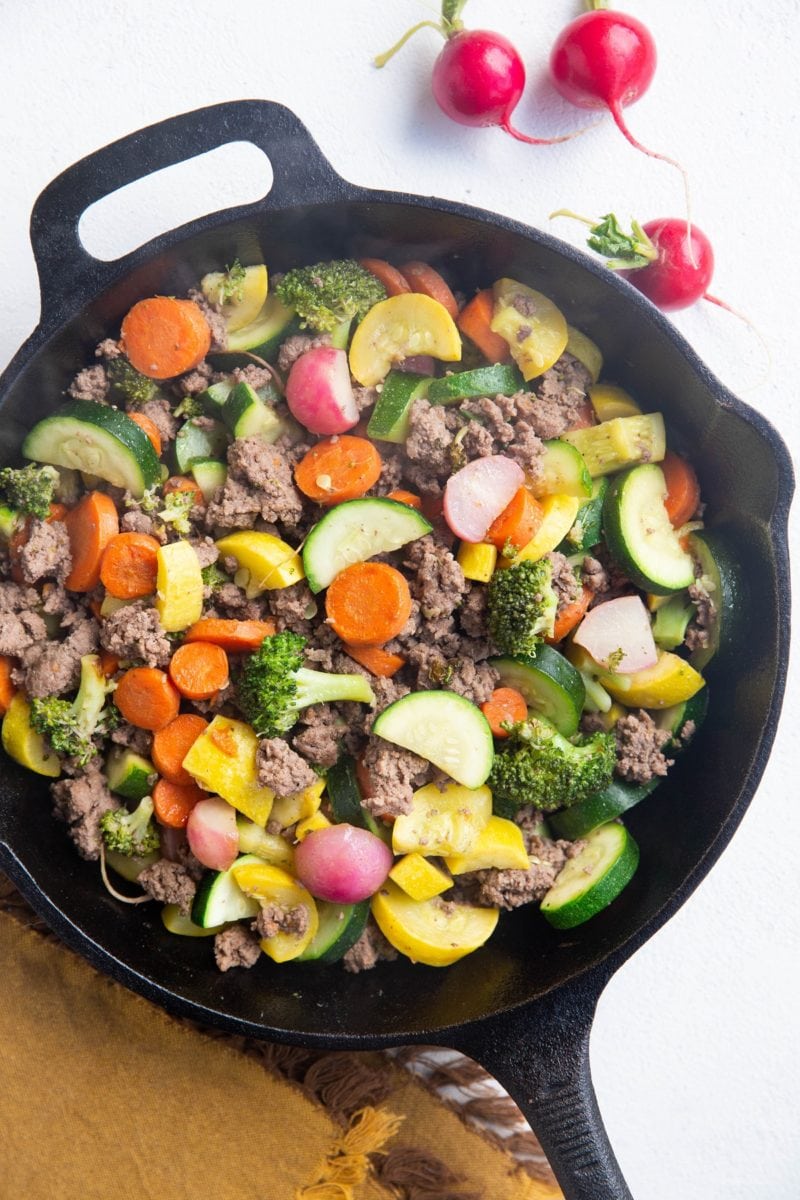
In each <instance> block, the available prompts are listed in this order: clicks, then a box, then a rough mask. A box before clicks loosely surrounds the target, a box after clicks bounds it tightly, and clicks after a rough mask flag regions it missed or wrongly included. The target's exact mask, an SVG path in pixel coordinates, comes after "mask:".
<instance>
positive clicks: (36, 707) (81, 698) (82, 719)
mask: <svg viewBox="0 0 800 1200" xmlns="http://www.w3.org/2000/svg"><path fill="white" fill-rule="evenodd" d="M113 690H114V685H113V683H111V682H110V681H109V680H107V679H106V677H105V675H104V674H103V671H102V669H101V667H100V658H99V656H98V655H96V654H84V655H83V657H82V658H81V677H80V685H79V687H78V694H77V695H76V697H75V699H74V700H72V701H70V700H62V699H61V698H60V697H58V696H45V697H34V698H33V699H32V700H31V725H32V726H33V728H34V729H35V730H36V731H37V733H41V734H44V736H45V737H46V738H47V740H48V741H49V742H50V745H51V746H52V747H53V749H54V750H55V751H56V752H57V753H58V754H68V755H70V756H71V757H73V758H75V759H77V761H78V763H79V764H80V765H81V766H86V764H87V763H88V762H89V760H90V759H92V758H94V756H95V755H96V754H97V752H98V748H97V746H96V745H95V743H94V741H93V738H94V737H96V736H102V735H104V734H107V733H110V732H111V730H113V729H116V727H117V725H118V724H119V713H118V711H117V709H116V708H115V707H114V705H113V704H108V705H107V704H106V701H107V699H108V697H109V695H110V694H111V692H113Z"/></svg>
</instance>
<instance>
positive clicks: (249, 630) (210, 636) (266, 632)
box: [183, 617, 277, 654]
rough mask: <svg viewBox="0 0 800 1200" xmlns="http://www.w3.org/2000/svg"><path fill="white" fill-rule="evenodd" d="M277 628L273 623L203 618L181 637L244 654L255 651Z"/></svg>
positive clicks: (230, 652) (185, 640) (231, 652)
mask: <svg viewBox="0 0 800 1200" xmlns="http://www.w3.org/2000/svg"><path fill="white" fill-rule="evenodd" d="M276 628H277V626H276V625H275V622H274V621H236V620H233V619H232V618H223V617H203V618H202V620H200V621H195V623H194V625H190V626H189V628H188V629H187V630H186V633H185V634H184V635H183V640H184V643H186V642H211V643H212V644H213V645H215V646H221V647H222V649H223V650H227V651H228V653H229V654H245V653H246V652H247V651H249V650H257V649H258V647H259V646H260V645H261V643H262V642H263V640H264V638H265V637H272V635H273V633H275V631H276Z"/></svg>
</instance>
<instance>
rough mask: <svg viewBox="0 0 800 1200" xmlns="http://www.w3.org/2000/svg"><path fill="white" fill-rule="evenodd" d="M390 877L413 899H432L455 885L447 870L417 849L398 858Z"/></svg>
mask: <svg viewBox="0 0 800 1200" xmlns="http://www.w3.org/2000/svg"><path fill="white" fill-rule="evenodd" d="M389 878H390V879H393V880H394V882H395V883H396V884H397V885H398V887H401V888H402V889H403V891H404V892H406V893H407V894H408V895H409V896H410V897H411V899H412V900H432V899H433V897H434V896H440V895H441V894H442V892H446V891H447V889H448V888H451V887H452V886H453V881H452V879H451V878H450V876H449V875H448V874H447V872H446V871H443V870H442V868H441V867H440V866H438V864H437V863H434V862H431V860H430V859H429V858H423V857H422V855H421V854H417V853H416V851H414V852H413V853H411V854H404V855H403V857H402V858H398V860H397V862H396V863H395V864H394V866H393V867H392V869H391V871H390V872H389Z"/></svg>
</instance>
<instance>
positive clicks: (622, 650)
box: [572, 596, 658, 675]
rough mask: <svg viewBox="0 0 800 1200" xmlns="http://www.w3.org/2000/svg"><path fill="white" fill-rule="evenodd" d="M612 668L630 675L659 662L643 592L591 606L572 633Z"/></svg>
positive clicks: (581, 643) (576, 639) (584, 647)
mask: <svg viewBox="0 0 800 1200" xmlns="http://www.w3.org/2000/svg"><path fill="white" fill-rule="evenodd" d="M572 640H573V642H574V643H575V645H576V646H582V647H583V649H584V650H586V652H587V653H588V654H590V655H591V656H592V658H593V659H594V661H595V662H596V663H597V664H598V665H599V666H601V667H604V668H605V669H606V670H608V671H614V672H615V673H617V674H623V675H630V674H632V673H633V672H634V671H644V670H645V669H646V668H647V667H653V666H655V664H656V662H657V661H658V650H657V649H656V643H655V641H654V639H653V630H652V627H651V625H650V617H649V615H648V612H647V609H646V608H645V606H644V604H643V603H642V601H641V598H640V597H639V596H620V597H619V598H618V599H616V600H606V602H605V603H604V604H597V605H596V606H595V607H594V608H590V609H589V611H588V613H587V614H586V616H585V617H584V618H583V620H582V621H581V623H580V625H579V626H578V628H577V629H576V631H575V633H574V634H573V637H572Z"/></svg>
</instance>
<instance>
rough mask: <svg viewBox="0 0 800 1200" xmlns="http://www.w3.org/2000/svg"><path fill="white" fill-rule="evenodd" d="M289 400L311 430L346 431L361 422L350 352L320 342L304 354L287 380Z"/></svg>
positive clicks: (319, 431) (292, 412)
mask: <svg viewBox="0 0 800 1200" xmlns="http://www.w3.org/2000/svg"><path fill="white" fill-rule="evenodd" d="M286 403H287V404H288V405H289V411H290V412H291V414H292V416H293V417H295V418H296V420H298V421H299V422H300V424H301V425H305V427H306V429H309V430H310V431H311V433H346V432H347V430H348V429H352V428H353V426H354V425H357V424H358V408H357V407H356V401H355V397H354V395H353V385H352V384H351V382H350V369H349V367H348V365H347V354H346V352H345V351H344V350H337V349H336V347H335V346H317V347H316V348H315V349H313V350H307V351H306V353H305V354H301V355H300V357H299V358H298V359H297V361H296V362H295V363H293V365H292V369H291V371H290V372H289V378H288V379H287V380H286Z"/></svg>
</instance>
